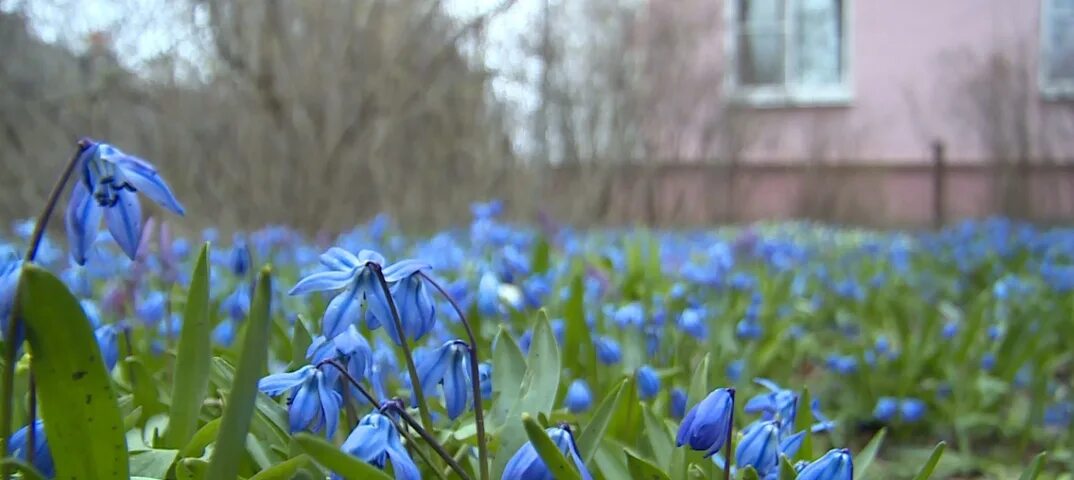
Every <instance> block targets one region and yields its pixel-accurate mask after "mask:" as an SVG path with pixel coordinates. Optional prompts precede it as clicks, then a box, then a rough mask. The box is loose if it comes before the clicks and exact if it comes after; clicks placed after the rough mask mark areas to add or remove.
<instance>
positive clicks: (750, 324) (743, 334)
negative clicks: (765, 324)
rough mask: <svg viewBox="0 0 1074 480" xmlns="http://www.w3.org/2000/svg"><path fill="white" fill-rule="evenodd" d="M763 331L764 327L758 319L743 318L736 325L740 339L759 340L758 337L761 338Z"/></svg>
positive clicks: (736, 333) (736, 332)
mask: <svg viewBox="0 0 1074 480" xmlns="http://www.w3.org/2000/svg"><path fill="white" fill-rule="evenodd" d="M763 333H764V329H763V328H762V327H761V324H760V323H758V322H757V321H756V320H751V319H749V318H743V319H742V320H739V321H738V324H736V325H735V335H736V336H738V338H739V339H740V340H757V339H758V338H761V335H762V334H763Z"/></svg>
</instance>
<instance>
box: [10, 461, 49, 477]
mask: <svg viewBox="0 0 1074 480" xmlns="http://www.w3.org/2000/svg"><path fill="white" fill-rule="evenodd" d="M0 468H3V469H4V470H14V471H15V472H18V473H21V474H22V480H45V476H44V475H42V474H41V472H38V471H37V469H36V468H34V467H33V465H30V464H29V463H26V462H25V461H23V460H19V459H17V458H11V457H8V458H4V459H0Z"/></svg>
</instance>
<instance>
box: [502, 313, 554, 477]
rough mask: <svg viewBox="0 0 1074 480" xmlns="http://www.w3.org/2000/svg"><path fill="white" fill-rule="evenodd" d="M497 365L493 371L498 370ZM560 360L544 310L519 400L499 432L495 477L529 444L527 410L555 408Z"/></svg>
mask: <svg viewBox="0 0 1074 480" xmlns="http://www.w3.org/2000/svg"><path fill="white" fill-rule="evenodd" d="M495 370H496V369H495V367H494V368H493V372H494V373H495ZM559 375H560V359H559V347H557V346H556V337H555V335H553V334H552V327H550V326H549V324H548V315H547V314H546V313H545V312H544V310H541V311H539V312H538V313H537V324H536V325H535V326H534V327H533V341H532V343H530V351H529V357H528V358H527V359H526V373H525V374H523V375H522V386H521V387H520V392H519V397H518V401H516V402H515V405H514V406H513V407H512V408H511V410H510V412H509V413H508V414H507V419H506V423H505V424H504V426H503V429H502V430H501V431H500V433H499V434H498V435H497V438H498V439H499V440H500V446H499V450H498V451H497V454H496V456H495V458H494V459H493V469H492V475H493V477H496V478H498V477H499V476H500V474H502V473H503V468H504V467H505V466H506V465H507V461H508V460H510V458H511V455H514V452H515V451H516V450H518V448H519V447H521V446H522V444H524V443H526V432H525V429H524V428H523V427H522V422H521V421H520V420H521V418H522V413H523V412H529V413H530V414H531V415H539V414H541V413H547V412H549V411H551V410H552V407H553V406H554V405H555V402H556V391H557V390H558V389H559Z"/></svg>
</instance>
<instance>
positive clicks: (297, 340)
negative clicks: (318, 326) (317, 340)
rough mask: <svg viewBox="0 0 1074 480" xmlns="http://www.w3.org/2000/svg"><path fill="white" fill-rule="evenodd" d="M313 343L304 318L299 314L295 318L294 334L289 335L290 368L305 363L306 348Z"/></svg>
mask: <svg viewBox="0 0 1074 480" xmlns="http://www.w3.org/2000/svg"><path fill="white" fill-rule="evenodd" d="M311 343H313V338H312V336H311V335H310V332H309V330H308V329H307V328H306V322H305V319H304V318H302V315H299V316H298V318H297V319H295V327H294V335H292V336H291V368H299V367H301V366H302V365H305V364H306V363H307V362H306V350H307V349H309V347H310V344H311Z"/></svg>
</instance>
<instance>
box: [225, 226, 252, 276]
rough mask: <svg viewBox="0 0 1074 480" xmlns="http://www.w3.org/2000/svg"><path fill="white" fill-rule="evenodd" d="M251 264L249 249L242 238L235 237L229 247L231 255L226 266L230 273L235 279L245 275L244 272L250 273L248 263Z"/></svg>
mask: <svg viewBox="0 0 1074 480" xmlns="http://www.w3.org/2000/svg"><path fill="white" fill-rule="evenodd" d="M252 262H253V260H252V258H251V255H250V247H249V246H247V245H246V241H245V240H243V239H242V237H239V236H236V237H235V241H234V243H233V245H232V246H231V255H230V256H229V257H228V266H229V267H230V268H231V273H233V274H235V276H237V277H241V276H243V275H246V272H249V271H250V263H252Z"/></svg>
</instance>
